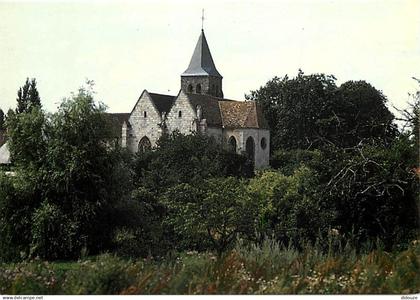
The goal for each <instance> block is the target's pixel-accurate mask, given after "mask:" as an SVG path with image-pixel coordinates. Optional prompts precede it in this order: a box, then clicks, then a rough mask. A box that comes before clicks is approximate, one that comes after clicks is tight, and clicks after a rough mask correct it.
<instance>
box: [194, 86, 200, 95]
mask: <svg viewBox="0 0 420 300" xmlns="http://www.w3.org/2000/svg"><path fill="white" fill-rule="evenodd" d="M195 92H196V93H197V94H201V84H197V86H196V87H195Z"/></svg>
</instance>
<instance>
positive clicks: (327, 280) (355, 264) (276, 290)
mask: <svg viewBox="0 0 420 300" xmlns="http://www.w3.org/2000/svg"><path fill="white" fill-rule="evenodd" d="M0 267H1V268H0V294H125V295H129V294H383V293H385V294H408V293H418V292H419V291H420V244H419V243H418V241H415V242H413V243H412V244H411V245H410V247H409V248H408V249H406V250H404V251H400V252H395V253H389V252H385V251H382V250H380V249H379V250H374V251H370V252H368V253H365V254H356V252H355V251H352V250H351V249H347V250H344V252H342V253H331V252H329V253H321V252H319V251H318V250H317V249H316V248H311V247H308V248H307V249H306V250H304V251H301V252H299V251H297V250H295V249H292V248H285V247H281V246H279V245H278V244H277V243H275V242H272V241H269V240H268V241H265V242H264V243H263V245H262V246H256V245H250V246H244V245H238V246H237V247H236V248H235V249H233V250H232V251H230V252H228V253H225V254H224V255H223V256H221V257H217V256H215V255H214V254H212V253H197V252H185V253H178V254H172V255H170V256H168V257H167V258H165V259H159V260H154V259H151V258H149V259H139V260H124V259H121V258H119V257H117V256H114V255H111V254H103V255H100V256H97V257H93V258H88V259H85V260H82V261H78V262H53V263H48V262H45V261H39V260H33V261H26V262H22V263H18V264H3V265H1V266H0Z"/></svg>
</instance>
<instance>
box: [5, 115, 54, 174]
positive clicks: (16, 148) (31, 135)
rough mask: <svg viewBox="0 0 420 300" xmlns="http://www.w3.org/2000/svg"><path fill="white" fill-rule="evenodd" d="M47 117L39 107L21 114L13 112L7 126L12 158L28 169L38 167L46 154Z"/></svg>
mask: <svg viewBox="0 0 420 300" xmlns="http://www.w3.org/2000/svg"><path fill="white" fill-rule="evenodd" d="M46 119H47V117H46V115H45V114H44V112H43V111H42V110H41V108H39V107H34V108H33V109H31V110H30V111H29V112H24V113H20V114H15V113H11V114H10V115H9V116H8V117H7V121H6V126H7V129H8V136H9V143H8V145H9V150H10V155H11V160H12V162H13V163H14V164H16V165H17V166H21V167H23V168H26V169H38V168H40V166H41V165H42V164H43V163H44V160H45V155H46V147H47V145H46V143H47V141H46V130H47V124H46V123H47V120H46Z"/></svg>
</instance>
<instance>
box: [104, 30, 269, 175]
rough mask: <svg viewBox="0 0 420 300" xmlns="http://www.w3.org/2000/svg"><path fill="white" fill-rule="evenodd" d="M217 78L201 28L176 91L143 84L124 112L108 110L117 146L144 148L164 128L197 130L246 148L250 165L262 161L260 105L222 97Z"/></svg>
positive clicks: (265, 145)
mask: <svg viewBox="0 0 420 300" xmlns="http://www.w3.org/2000/svg"><path fill="white" fill-rule="evenodd" d="M222 79H223V77H222V75H220V73H219V72H218V71H217V69H216V66H215V64H214V61H213V58H212V56H211V54H210V49H209V46H208V44H207V41H206V37H205V35H204V31H203V30H202V31H201V34H200V37H199V39H198V42H197V45H196V47H195V49H194V53H193V55H192V58H191V61H190V64H189V66H188V68H187V69H186V70H185V71H184V73H182V74H181V89H180V91H179V93H178V95H176V96H172V95H162V94H156V93H151V92H148V91H147V90H144V91H143V92H142V93H141V95H140V98H139V99H138V100H137V103H136V104H135V105H134V107H133V109H132V111H131V112H130V113H125V114H112V116H113V117H114V119H115V120H117V121H118V124H120V126H121V127H120V128H121V136H120V137H119V138H120V141H121V145H122V147H127V148H128V149H129V150H130V151H132V152H136V151H144V150H145V149H147V148H151V147H153V146H155V145H156V141H157V140H158V139H159V138H160V137H161V136H162V134H163V133H164V132H167V133H171V132H173V131H175V130H178V131H179V132H180V133H183V134H190V133H192V132H200V133H202V134H206V135H209V136H212V137H214V138H215V140H216V141H217V142H218V143H219V144H220V145H221V147H225V148H226V149H229V150H231V151H235V152H237V153H245V154H247V155H248V156H249V157H250V158H251V159H252V160H253V161H254V163H255V167H256V168H263V167H267V166H268V164H269V153H270V149H269V148H270V132H269V130H268V126H267V122H266V120H265V119H264V116H263V113H262V110H261V108H260V107H259V105H258V104H257V103H255V102H254V101H234V100H228V99H224V98H223V89H222Z"/></svg>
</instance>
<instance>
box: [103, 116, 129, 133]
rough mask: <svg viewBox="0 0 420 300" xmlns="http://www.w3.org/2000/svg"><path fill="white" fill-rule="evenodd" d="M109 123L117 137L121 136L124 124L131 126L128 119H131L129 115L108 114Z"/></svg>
mask: <svg viewBox="0 0 420 300" xmlns="http://www.w3.org/2000/svg"><path fill="white" fill-rule="evenodd" d="M106 115H107V117H108V121H109V122H110V124H111V126H112V131H113V134H114V136H115V137H120V136H121V130H122V129H121V128H122V125H123V124H124V121H125V122H126V123H127V125H129V123H128V118H129V117H130V114H129V113H108V114H106Z"/></svg>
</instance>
